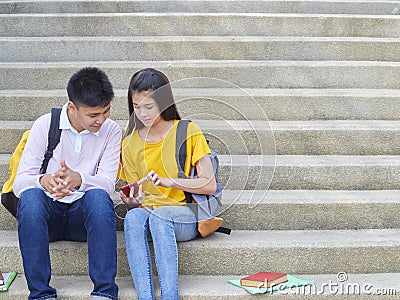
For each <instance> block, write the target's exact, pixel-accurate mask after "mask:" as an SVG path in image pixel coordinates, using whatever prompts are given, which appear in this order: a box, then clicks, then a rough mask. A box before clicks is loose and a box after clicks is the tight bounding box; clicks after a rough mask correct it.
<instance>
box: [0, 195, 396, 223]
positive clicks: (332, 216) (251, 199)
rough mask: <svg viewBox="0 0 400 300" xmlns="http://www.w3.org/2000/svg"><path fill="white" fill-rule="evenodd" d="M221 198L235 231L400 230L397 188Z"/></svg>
mask: <svg viewBox="0 0 400 300" xmlns="http://www.w3.org/2000/svg"><path fill="white" fill-rule="evenodd" d="M117 190H118V189H117ZM113 200H114V203H115V208H116V220H117V230H119V231H122V230H123V219H124V217H125V213H126V209H125V207H124V205H123V204H122V202H121V199H120V198H119V196H118V193H115V194H114V195H113ZM222 202H223V204H224V205H223V208H222V209H221V211H220V214H219V215H220V216H221V217H223V219H224V226H226V227H229V228H231V229H233V230H319V229H323V230H338V229H339V230H340V229H384V228H400V220H399V218H398V216H399V213H400V193H399V191H398V190H378V191H329V190H269V191H267V190H257V191H241V190H224V192H223V198H222ZM287 216H290V218H288V217H287ZM282 220H285V221H284V222H283V221H282ZM16 229H17V222H16V220H15V218H14V217H13V216H11V214H10V213H9V212H8V211H6V210H5V208H4V207H3V206H0V230H16Z"/></svg>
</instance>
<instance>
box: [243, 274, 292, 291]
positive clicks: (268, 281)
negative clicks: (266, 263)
mask: <svg viewBox="0 0 400 300" xmlns="http://www.w3.org/2000/svg"><path fill="white" fill-rule="evenodd" d="M286 281H288V279H287V274H286V273H277V272H258V273H255V274H253V275H250V276H246V277H243V278H241V279H240V285H242V286H249V287H257V288H270V287H271V286H274V285H278V284H281V283H283V282H286Z"/></svg>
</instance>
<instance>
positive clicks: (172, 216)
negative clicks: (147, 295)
mask: <svg viewBox="0 0 400 300" xmlns="http://www.w3.org/2000/svg"><path fill="white" fill-rule="evenodd" d="M149 226H150V232H151V236H152V240H153V245H154V255H155V260H156V264H157V270H158V278H159V280H160V287H161V299H168V300H178V299H179V292H178V247H177V243H176V241H189V240H191V239H194V238H195V237H196V236H197V220H196V216H195V215H194V213H193V212H192V210H191V209H190V208H189V207H188V206H164V207H160V208H157V209H156V210H155V211H154V212H153V213H152V214H151V216H150V219H149Z"/></svg>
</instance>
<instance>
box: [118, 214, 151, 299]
mask: <svg viewBox="0 0 400 300" xmlns="http://www.w3.org/2000/svg"><path fill="white" fill-rule="evenodd" d="M149 215H150V213H149V211H147V210H146V209H145V208H135V209H131V210H130V211H128V213H127V214H126V216H125V221H124V232H125V242H126V255H127V257H128V262H129V267H130V270H131V274H132V279H133V282H134V284H135V288H136V292H137V294H138V297H139V300H153V299H154V283H153V272H152V265H151V264H152V262H151V254H150V248H149V243H148V232H149V230H148V227H149V224H148V219H149Z"/></svg>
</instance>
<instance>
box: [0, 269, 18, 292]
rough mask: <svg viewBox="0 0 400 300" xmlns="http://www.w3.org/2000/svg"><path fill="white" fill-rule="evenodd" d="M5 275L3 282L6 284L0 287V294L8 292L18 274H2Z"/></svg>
mask: <svg viewBox="0 0 400 300" xmlns="http://www.w3.org/2000/svg"><path fill="white" fill-rule="evenodd" d="M2 274H3V278H4V279H3V280H4V284H3V285H0V292H5V291H8V288H9V287H10V285H11V283H12V282H13V281H14V279H15V276H17V272H8V273H2Z"/></svg>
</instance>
